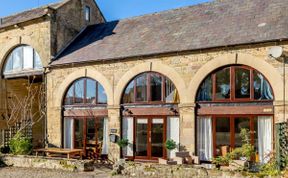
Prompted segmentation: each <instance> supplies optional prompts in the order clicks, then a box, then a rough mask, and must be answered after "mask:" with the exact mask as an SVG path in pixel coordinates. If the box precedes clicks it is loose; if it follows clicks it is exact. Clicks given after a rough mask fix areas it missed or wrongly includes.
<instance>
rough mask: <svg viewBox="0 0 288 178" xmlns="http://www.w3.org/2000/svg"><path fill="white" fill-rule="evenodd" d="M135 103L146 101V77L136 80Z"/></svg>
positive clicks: (142, 76)
mask: <svg viewBox="0 0 288 178" xmlns="http://www.w3.org/2000/svg"><path fill="white" fill-rule="evenodd" d="M136 101H147V75H146V74H143V75H140V76H139V77H137V78H136Z"/></svg>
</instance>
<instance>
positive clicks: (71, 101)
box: [65, 85, 74, 105]
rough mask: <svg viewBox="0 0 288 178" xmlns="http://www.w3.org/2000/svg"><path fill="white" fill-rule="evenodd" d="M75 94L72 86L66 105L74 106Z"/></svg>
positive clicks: (66, 98) (67, 95)
mask: <svg viewBox="0 0 288 178" xmlns="http://www.w3.org/2000/svg"><path fill="white" fill-rule="evenodd" d="M73 93H74V85H72V86H71V87H70V88H69V90H68V92H67V94H66V97H65V105H71V104H73Z"/></svg>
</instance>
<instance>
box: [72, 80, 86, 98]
mask: <svg viewBox="0 0 288 178" xmlns="http://www.w3.org/2000/svg"><path fill="white" fill-rule="evenodd" d="M74 85H75V103H84V80H83V79H80V80H77V81H76V82H75V84H74Z"/></svg>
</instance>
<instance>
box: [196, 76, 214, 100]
mask: <svg viewBox="0 0 288 178" xmlns="http://www.w3.org/2000/svg"><path fill="white" fill-rule="evenodd" d="M197 100H198V101H212V79H211V75H209V76H208V77H207V78H206V79H205V80H204V82H203V83H202V85H201V86H200V89H199V91H198V94H197Z"/></svg>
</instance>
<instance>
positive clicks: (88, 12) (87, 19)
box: [85, 6, 90, 22]
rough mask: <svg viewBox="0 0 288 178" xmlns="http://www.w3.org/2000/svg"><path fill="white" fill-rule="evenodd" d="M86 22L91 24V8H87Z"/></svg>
mask: <svg viewBox="0 0 288 178" xmlns="http://www.w3.org/2000/svg"><path fill="white" fill-rule="evenodd" d="M85 20H86V21H87V22H90V7H89V6H86V7H85Z"/></svg>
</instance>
